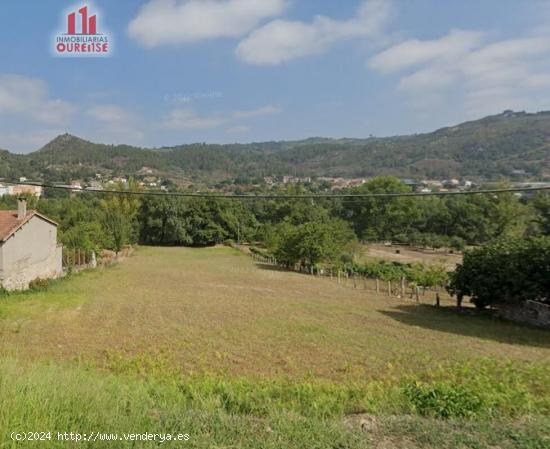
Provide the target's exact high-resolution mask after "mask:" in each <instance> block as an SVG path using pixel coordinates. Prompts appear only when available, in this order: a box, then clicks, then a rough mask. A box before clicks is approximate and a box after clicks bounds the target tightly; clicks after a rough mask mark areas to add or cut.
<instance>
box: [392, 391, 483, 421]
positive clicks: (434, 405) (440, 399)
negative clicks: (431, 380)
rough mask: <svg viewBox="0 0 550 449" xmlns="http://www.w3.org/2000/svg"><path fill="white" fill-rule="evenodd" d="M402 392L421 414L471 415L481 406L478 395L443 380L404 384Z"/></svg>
mask: <svg viewBox="0 0 550 449" xmlns="http://www.w3.org/2000/svg"><path fill="white" fill-rule="evenodd" d="M403 392H404V394H405V396H406V397H407V399H408V400H409V401H410V402H411V405H412V406H413V408H414V410H415V411H416V412H417V413H419V414H421V415H423V416H432V417H437V418H459V417H472V416H475V415H476V414H477V413H478V412H479V411H480V410H481V408H482V401H481V399H480V398H479V397H478V396H476V395H475V394H473V393H471V392H470V391H468V390H466V389H465V388H463V387H460V386H455V385H449V384H446V383H443V382H439V383H435V384H431V385H426V384H423V383H421V382H413V383H410V384H408V385H407V386H405V388H404V391H403Z"/></svg>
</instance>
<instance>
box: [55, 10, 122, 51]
mask: <svg viewBox="0 0 550 449" xmlns="http://www.w3.org/2000/svg"><path fill="white" fill-rule="evenodd" d="M64 19H66V22H65V25H66V31H65V32H61V33H57V34H56V35H55V42H54V43H55V48H54V54H55V55H56V56H68V57H106V56H110V55H111V53H112V48H111V45H112V42H111V39H110V36H109V35H108V34H107V33H100V32H99V28H98V27H99V25H98V14H97V13H95V14H92V9H91V8H90V7H89V6H88V5H84V6H82V7H80V8H78V9H77V10H75V11H71V12H69V13H68V14H66V15H65V16H64Z"/></svg>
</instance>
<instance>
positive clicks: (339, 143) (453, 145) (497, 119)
mask: <svg viewBox="0 0 550 449" xmlns="http://www.w3.org/2000/svg"><path fill="white" fill-rule="evenodd" d="M144 167H145V170H144ZM151 171H153V172H154V173H158V174H161V175H162V176H165V177H171V178H174V179H182V178H187V179H195V180H196V179H200V180H203V181H211V182H216V181H220V180H223V179H228V178H237V177H240V178H253V177H261V176H267V175H288V174H293V175H294V174H297V175H301V176H341V177H369V176H375V175H381V174H386V175H396V176H400V177H412V178H425V177H428V178H447V177H470V178H478V179H490V180H494V179H499V178H502V177H506V178H510V177H514V176H515V177H523V178H526V177H531V178H550V112H539V113H536V114H530V113H525V112H513V111H505V112H504V113H502V114H499V115H494V116H490V117H485V118H483V119H480V120H475V121H471V122H466V123H462V124H460V125H457V126H452V127H448V128H443V129H440V130H437V131H435V132H432V133H428V134H416V135H410V136H396V137H386V138H375V137H371V138H368V139H325V138H311V139H306V140H302V141H282V142H263V143H250V144H230V145H210V144H191V145H180V146H176V147H169V148H158V149H145V148H137V147H132V146H128V145H116V146H115V145H103V144H96V143H92V142H88V141H85V140H82V139H80V138H78V137H74V136H71V135H68V134H65V135H62V136H59V137H57V138H55V139H54V140H53V141H51V142H50V143H48V144H47V145H46V146H44V147H43V148H41V149H40V150H38V151H36V152H34V153H31V154H28V155H15V154H12V153H8V152H5V151H0V177H19V176H27V177H28V178H31V179H44V180H49V181H66V180H68V179H71V178H72V179H74V178H86V177H89V176H93V175H95V174H96V173H102V174H104V175H128V176H129V175H136V174H140V173H144V172H148V173H150V172H151Z"/></svg>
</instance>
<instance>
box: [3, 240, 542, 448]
mask: <svg viewBox="0 0 550 449" xmlns="http://www.w3.org/2000/svg"><path fill="white" fill-rule="evenodd" d="M0 341H1V343H0V350H1V354H2V357H1V358H0V404H2V406H0V448H4V447H6V448H7V447H10V448H11V447H106V448H107V447H113V446H112V443H107V442H103V443H101V442H95V443H89V442H87V443H86V442H85V443H80V444H79V445H74V444H73V445H71V444H68V443H64V442H61V443H60V442H48V443H49V444H44V443H36V444H34V443H28V442H27V443H25V445H18V446H16V445H14V444H13V442H11V440H10V439H9V438H7V435H8V434H9V433H10V432H12V431H22V430H25V429H26V430H28V431H32V430H52V431H53V430H55V431H71V430H73V431H80V432H84V431H102V432H135V433H138V432H145V431H149V432H165V433H170V432H174V433H176V432H180V431H181V432H186V433H189V434H190V435H191V440H190V441H188V442H186V443H184V444H183V445H182V443H178V444H177V445H170V444H168V445H167V447H204V448H206V447H250V448H252V447H266V448H271V447H273V448H275V447H281V448H283V447H285V448H286V447H303V448H311V447H319V448H325V447H326V448H347V447H349V448H355V447H357V448H359V447H377V446H378V447H387V448H393V447H400V448H401V447H442V446H447V447H472V448H478V447H492V446H496V445H499V447H502V448H507V447H510V448H512V447H526V448H527V447H529V448H531V447H532V448H539V447H540V448H542V447H545V446H546V444H547V443H548V439H547V435H548V433H549V431H550V429H549V426H548V422H549V421H550V420H548V413H549V410H550V396H549V391H550V334H549V333H548V332H546V331H542V330H537V329H531V328H527V327H522V326H518V325H515V324H511V323H506V322H501V321H497V320H493V319H490V318H484V317H475V316H464V315H460V314H458V313H456V312H455V311H454V310H452V309H450V308H442V309H436V308H433V307H428V306H418V305H416V304H414V303H413V302H411V301H407V300H401V299H395V298H393V299H392V298H388V297H386V296H384V295H379V296H377V295H375V294H373V293H372V292H366V291H364V290H361V289H357V290H355V289H353V288H345V287H344V286H342V285H338V284H337V283H336V282H331V281H330V280H328V279H318V278H315V277H311V276H306V275H301V274H297V273H290V272H285V271H279V270H276V269H273V268H272V267H267V266H257V265H255V264H254V263H253V262H252V260H251V259H250V258H249V257H248V256H246V255H244V254H242V253H240V252H239V251H236V250H233V249H229V248H224V247H217V248H207V249H182V248H141V249H140V250H139V251H138V252H137V253H136V255H135V256H133V257H131V258H129V259H127V260H125V261H124V262H123V263H121V264H119V265H117V266H114V267H111V268H108V269H105V270H97V271H93V272H86V273H81V274H78V275H75V276H73V277H71V278H70V279H66V280H63V281H61V282H58V283H56V284H54V285H53V286H52V287H51V288H50V289H49V290H48V291H47V292H40V293H25V294H16V295H12V296H9V297H7V298H2V299H0ZM442 416H446V417H447V419H441V417H442ZM474 418H475V419H474ZM2 438H4V440H3V439H2ZM119 446H120V447H157V446H156V445H155V444H153V443H151V442H149V443H140V444H137V445H136V444H135V443H134V445H132V444H130V443H120V444H118V445H117V447H119Z"/></svg>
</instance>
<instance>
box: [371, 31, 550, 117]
mask: <svg viewBox="0 0 550 449" xmlns="http://www.w3.org/2000/svg"><path fill="white" fill-rule="evenodd" d="M368 65H369V67H371V68H373V69H375V70H377V71H379V72H380V73H383V74H388V73H395V74H398V76H399V81H398V84H397V88H398V90H399V91H400V92H403V93H407V94H408V95H409V96H410V99H411V100H412V102H413V106H415V107H419V108H421V107H422V105H427V106H428V105H430V104H434V103H436V101H438V102H439V103H441V104H445V102H446V104H447V105H448V104H453V108H455V109H457V108H463V109H464V112H465V114H466V115H468V116H480V115H483V114H491V113H495V112H496V111H499V110H504V109H533V110H536V109H547V108H548V105H547V102H548V101H549V100H550V92H546V91H545V90H544V89H548V88H549V87H550V75H549V68H550V37H548V36H542V35H540V36H530V37H518V38H515V39H507V40H501V41H489V36H488V35H485V34H482V33H479V32H475V31H459V30H453V31H451V32H450V33H449V34H448V35H447V36H444V37H442V38H439V39H434V40H426V41H420V40H409V41H406V42H403V43H400V44H398V45H395V46H393V47H391V48H389V49H387V50H385V51H383V52H381V53H380V54H378V55H376V56H374V57H373V58H372V59H371V60H370V61H369V64H368ZM426 98H430V99H431V100H430V102H426V101H425V99H426ZM457 99H458V100H459V102H457V101H456V100H457Z"/></svg>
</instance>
